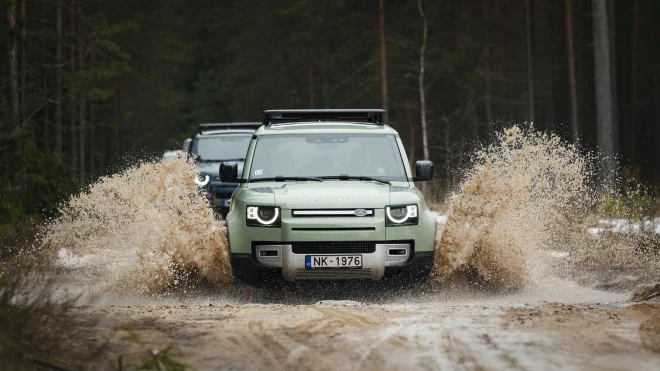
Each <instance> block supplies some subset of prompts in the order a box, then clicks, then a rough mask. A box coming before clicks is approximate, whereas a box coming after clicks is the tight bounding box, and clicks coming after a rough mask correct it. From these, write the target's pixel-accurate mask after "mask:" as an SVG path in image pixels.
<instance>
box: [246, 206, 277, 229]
mask: <svg viewBox="0 0 660 371" xmlns="http://www.w3.org/2000/svg"><path fill="white" fill-rule="evenodd" d="M246 216H247V225H248V226H249V227H273V228H279V227H280V225H281V218H280V208H279V207H277V206H248V207H247V212H246Z"/></svg>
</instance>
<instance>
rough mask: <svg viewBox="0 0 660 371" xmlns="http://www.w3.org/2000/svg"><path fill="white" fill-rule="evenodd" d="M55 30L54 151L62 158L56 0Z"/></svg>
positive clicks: (59, 34) (59, 33)
mask: <svg viewBox="0 0 660 371" xmlns="http://www.w3.org/2000/svg"><path fill="white" fill-rule="evenodd" d="M55 18H56V19H55V29H56V32H57V41H56V44H57V45H56V52H55V100H56V102H55V152H56V153H57V154H58V155H59V156H60V158H62V154H63V152H62V3H61V2H59V1H58V2H57V10H56V12H55Z"/></svg>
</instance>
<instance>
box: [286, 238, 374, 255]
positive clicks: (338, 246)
mask: <svg viewBox="0 0 660 371" xmlns="http://www.w3.org/2000/svg"><path fill="white" fill-rule="evenodd" d="M291 248H292V251H293V253H294V254H371V253H373V252H375V251H376V242H375V241H322V242H292V243H291Z"/></svg>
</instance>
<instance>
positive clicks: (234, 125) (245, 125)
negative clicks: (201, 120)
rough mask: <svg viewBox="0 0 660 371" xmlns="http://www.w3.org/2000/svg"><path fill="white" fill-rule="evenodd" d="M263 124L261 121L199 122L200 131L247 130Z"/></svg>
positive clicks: (255, 128)
mask: <svg viewBox="0 0 660 371" xmlns="http://www.w3.org/2000/svg"><path fill="white" fill-rule="evenodd" d="M261 125H263V124H262V123H260V122H222V123H217V124H199V132H200V133H201V132H203V131H209V130H232V129H234V130H236V129H245V130H250V129H251V130H257V129H258V128H259V127H260V126H261Z"/></svg>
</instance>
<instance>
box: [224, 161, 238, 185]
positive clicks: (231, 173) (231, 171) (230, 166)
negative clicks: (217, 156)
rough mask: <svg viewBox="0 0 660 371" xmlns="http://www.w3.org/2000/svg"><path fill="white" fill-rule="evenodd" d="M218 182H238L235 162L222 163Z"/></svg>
mask: <svg viewBox="0 0 660 371" xmlns="http://www.w3.org/2000/svg"><path fill="white" fill-rule="evenodd" d="M220 181H222V182H223V183H237V182H238V164H237V163H235V162H223V163H221V164H220Z"/></svg>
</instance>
